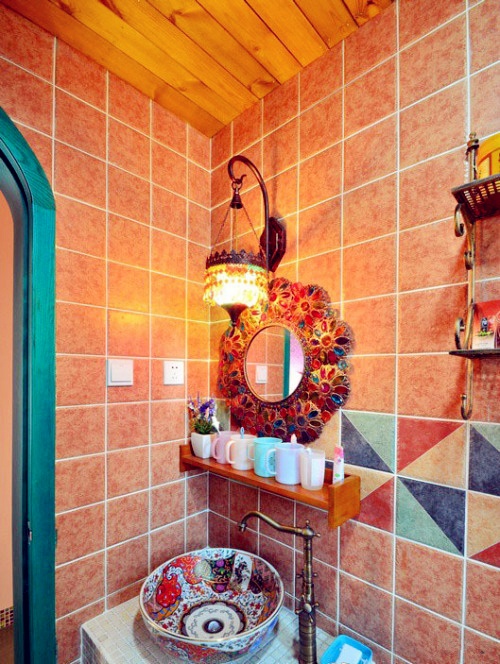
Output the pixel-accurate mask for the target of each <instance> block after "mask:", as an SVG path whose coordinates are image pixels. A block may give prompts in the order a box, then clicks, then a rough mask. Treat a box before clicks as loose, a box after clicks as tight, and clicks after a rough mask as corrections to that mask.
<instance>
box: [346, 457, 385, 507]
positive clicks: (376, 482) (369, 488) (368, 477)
mask: <svg viewBox="0 0 500 664" xmlns="http://www.w3.org/2000/svg"><path fill="white" fill-rule="evenodd" d="M345 472H346V473H347V474H348V475H359V476H360V477H361V500H363V498H366V496H369V495H370V494H371V493H372V492H373V491H375V489H378V488H379V487H381V486H382V484H385V483H386V482H388V481H389V480H390V479H391V478H392V475H391V473H383V472H382V471H380V470H372V469H371V468H362V467H361V466H352V465H350V464H346V466H345Z"/></svg>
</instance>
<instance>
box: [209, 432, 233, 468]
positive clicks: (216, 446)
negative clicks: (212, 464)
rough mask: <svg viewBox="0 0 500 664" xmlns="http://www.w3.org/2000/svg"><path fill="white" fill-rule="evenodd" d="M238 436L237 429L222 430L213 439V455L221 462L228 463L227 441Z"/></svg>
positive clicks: (211, 452) (211, 451)
mask: <svg viewBox="0 0 500 664" xmlns="http://www.w3.org/2000/svg"><path fill="white" fill-rule="evenodd" d="M237 436H239V433H238V432H237V431H221V432H220V433H219V435H218V436H217V437H216V438H215V439H214V440H213V441H212V448H211V450H210V454H211V456H212V457H213V458H214V459H215V460H216V461H218V462H219V463H228V461H227V443H228V441H229V440H231V438H236V437H237Z"/></svg>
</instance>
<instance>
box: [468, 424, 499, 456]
mask: <svg viewBox="0 0 500 664" xmlns="http://www.w3.org/2000/svg"><path fill="white" fill-rule="evenodd" d="M473 426H474V429H476V431H478V432H479V433H480V434H481V436H483V438H486V440H487V441H488V442H489V443H491V444H492V445H493V447H495V448H496V449H497V450H498V451H499V452H500V424H474V425H473Z"/></svg>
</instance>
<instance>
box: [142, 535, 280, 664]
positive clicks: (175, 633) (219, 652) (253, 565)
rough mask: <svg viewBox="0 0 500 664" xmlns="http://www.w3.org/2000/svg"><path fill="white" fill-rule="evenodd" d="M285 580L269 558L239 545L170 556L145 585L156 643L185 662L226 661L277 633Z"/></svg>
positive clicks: (144, 595) (148, 616)
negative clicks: (276, 628) (245, 549)
mask: <svg viewBox="0 0 500 664" xmlns="http://www.w3.org/2000/svg"><path fill="white" fill-rule="evenodd" d="M283 596H284V593H283V583H282V582H281V579H280V577H279V575H278V573H277V572H276V570H275V569H274V567H272V566H271V565H270V564H269V563H268V562H266V561H265V560H263V559H262V558H260V557H259V556H256V555H254V554H252V553H248V552H247V551H239V550H238V549H210V548H207V549H200V550H198V551H190V552H189V553H184V554H182V555H180V556H177V557H176V558H172V559H171V560H168V561H167V562H166V563H163V565H161V566H160V567H158V568H157V569H156V570H155V571H154V572H152V573H151V574H150V575H149V576H148V578H147V579H146V581H145V582H144V584H143V586H142V588H141V594H140V607H141V613H142V617H143V619H144V622H145V624H146V627H147V628H148V630H149V632H150V634H151V636H152V637H153V639H154V640H155V642H156V644H157V645H158V646H159V647H160V648H162V649H163V650H164V651H165V652H166V653H168V654H169V655H170V656H173V657H176V658H177V659H178V660H179V661H181V662H191V663H193V664H198V663H200V664H201V663H202V662H203V663H204V664H224V663H225V662H235V661H238V660H240V658H241V659H242V658H246V657H247V655H248V656H249V655H250V654H254V653H256V652H257V651H258V650H260V649H261V648H263V647H264V646H265V645H267V643H268V642H269V640H270V639H271V638H272V636H273V632H274V628H275V626H276V624H277V621H278V612H279V610H280V608H281V605H282V603H283Z"/></svg>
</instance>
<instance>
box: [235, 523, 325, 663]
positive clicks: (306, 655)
mask: <svg viewBox="0 0 500 664" xmlns="http://www.w3.org/2000/svg"><path fill="white" fill-rule="evenodd" d="M252 516H254V517H256V518H257V519H262V521H264V522H265V523H267V524H268V525H270V526H271V528H274V529H275V530H279V531H280V532H282V533H289V534H290V535H297V536H298V537H302V538H303V539H304V567H303V569H302V572H301V573H300V574H297V578H299V579H300V578H301V579H302V594H301V596H300V601H299V608H298V609H296V611H295V613H296V614H298V616H299V662H300V664H317V659H316V608H317V606H318V603H317V602H316V601H315V598H314V583H313V578H314V577H316V576H317V574H315V573H313V571H312V539H313V537H320V535H319V534H318V533H316V532H314V530H313V529H312V528H311V526H310V525H309V520H306V525H305V527H304V528H299V527H298V526H284V525H282V524H281V523H278V522H277V521H275V520H274V519H271V517H270V516H267V515H266V514H263V513H262V512H257V511H251V512H247V513H246V514H245V516H244V517H243V518H242V519H241V521H240V524H239V529H240V530H241V531H242V532H243V531H244V530H245V529H246V527H247V521H248V519H249V518H250V517H252Z"/></svg>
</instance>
